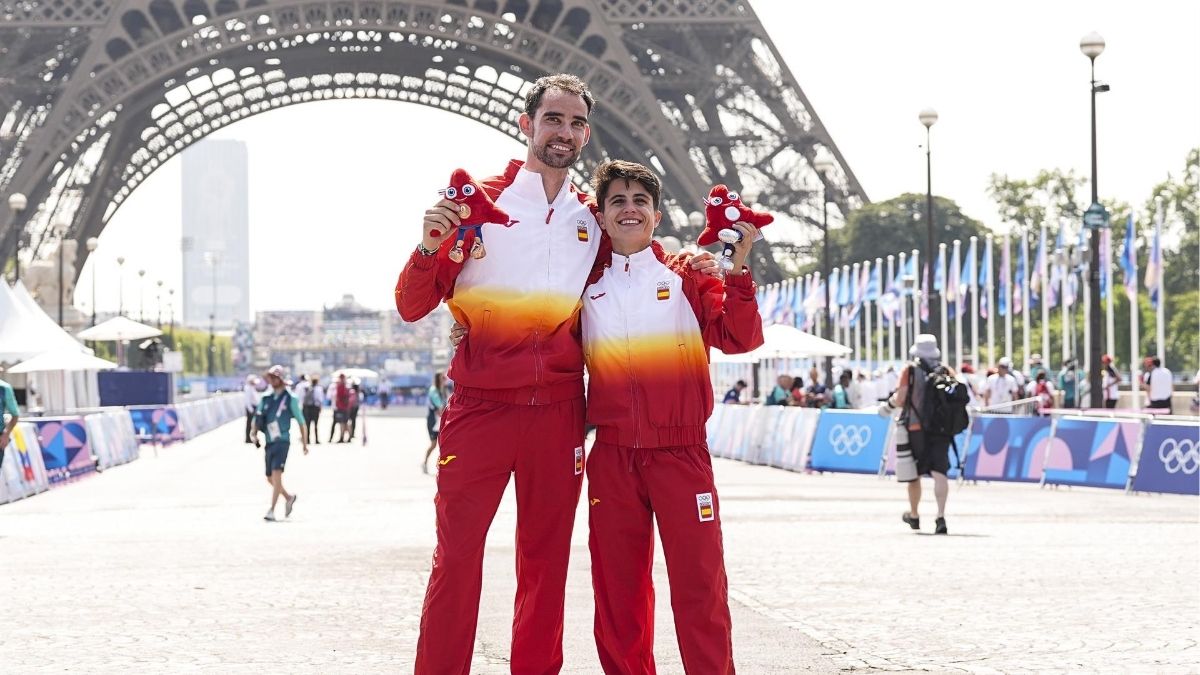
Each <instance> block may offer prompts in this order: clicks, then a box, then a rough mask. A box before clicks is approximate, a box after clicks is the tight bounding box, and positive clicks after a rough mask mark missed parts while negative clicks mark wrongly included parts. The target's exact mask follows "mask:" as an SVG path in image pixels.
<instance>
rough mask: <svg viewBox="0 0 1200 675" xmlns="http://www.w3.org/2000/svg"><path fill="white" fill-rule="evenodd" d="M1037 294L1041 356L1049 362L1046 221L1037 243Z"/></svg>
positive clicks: (1048, 290)
mask: <svg viewBox="0 0 1200 675" xmlns="http://www.w3.org/2000/svg"><path fill="white" fill-rule="evenodd" d="M1038 251H1039V252H1040V253H1041V255H1039V256H1038V261H1037V265H1038V287H1039V288H1038V296H1039V297H1040V298H1041V303H1040V304H1041V306H1042V323H1041V328H1042V358H1043V359H1045V363H1046V365H1047V366H1048V365H1049V364H1050V265H1049V262H1050V260H1049V259H1050V252H1049V251H1047V250H1046V223H1042V238H1041V241H1040V242H1039V244H1038Z"/></svg>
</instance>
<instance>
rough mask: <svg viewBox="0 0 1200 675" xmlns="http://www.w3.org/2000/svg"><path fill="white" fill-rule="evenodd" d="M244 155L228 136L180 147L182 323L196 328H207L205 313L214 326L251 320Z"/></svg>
mask: <svg viewBox="0 0 1200 675" xmlns="http://www.w3.org/2000/svg"><path fill="white" fill-rule="evenodd" d="M246 157H247V152H246V144H245V143H243V142H242V141H233V140H214V139H206V140H203V141H200V142H199V143H197V144H195V145H193V146H192V147H190V148H188V149H187V150H185V151H184V152H183V238H182V241H181V242H180V250H181V251H182V253H183V322H184V323H185V324H187V325H189V326H192V327H195V328H208V325H209V315H210V314H213V315H215V322H216V326H217V328H218V329H228V328H231V327H232V326H233V324H234V322H235V321H249V320H250V212H249V200H248V193H249V184H248V175H247V174H248V170H247V160H246ZM214 299H215V304H214ZM214 306H215V310H214Z"/></svg>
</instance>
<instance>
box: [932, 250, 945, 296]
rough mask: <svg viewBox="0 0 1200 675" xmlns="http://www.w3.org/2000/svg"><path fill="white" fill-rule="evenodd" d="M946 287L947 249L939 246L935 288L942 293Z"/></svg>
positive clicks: (934, 281)
mask: <svg viewBox="0 0 1200 675" xmlns="http://www.w3.org/2000/svg"><path fill="white" fill-rule="evenodd" d="M945 289H946V249H945V248H944V247H941V246H939V247H938V259H937V269H936V270H934V271H933V290H935V291H937V292H939V293H941V292H942V291H944V290H945Z"/></svg>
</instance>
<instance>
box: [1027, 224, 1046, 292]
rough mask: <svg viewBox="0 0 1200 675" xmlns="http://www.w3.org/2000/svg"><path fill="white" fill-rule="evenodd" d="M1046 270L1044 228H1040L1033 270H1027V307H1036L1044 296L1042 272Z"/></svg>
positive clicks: (1044, 281) (1044, 283)
mask: <svg viewBox="0 0 1200 675" xmlns="http://www.w3.org/2000/svg"><path fill="white" fill-rule="evenodd" d="M1045 268H1046V228H1045V227H1042V233H1041V234H1040V235H1039V236H1038V250H1037V255H1036V256H1034V260H1033V269H1031V270H1029V272H1030V276H1029V306H1030V308H1032V307H1036V306H1038V305H1039V303H1040V302H1041V299H1042V296H1043V295H1045V286H1046V281H1047V280H1046V279H1045V278H1043V276H1044V275H1043V274H1042V270H1043V269H1045Z"/></svg>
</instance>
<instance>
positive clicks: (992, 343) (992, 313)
mask: <svg viewBox="0 0 1200 675" xmlns="http://www.w3.org/2000/svg"><path fill="white" fill-rule="evenodd" d="M993 239H994V237H992V235H990V234H989V235H988V236H987V244H986V245H985V246H984V247H983V254H984V255H985V256H987V263H986V264H985V265H984V267H983V269H985V270H987V280H986V281H985V282H984V288H983V292H984V293H987V309H988V315H987V355H988V361H989V362H991V363H996V362H997V361H998V360H999V359H998V358H996V292H995V291H996V285H995V282H994V281H993V279H995V277H996V275H995V274H993V272H994V270H995V268H994V267H993V265H992V258H994V257H996V256H994V255H992V241H993Z"/></svg>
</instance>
